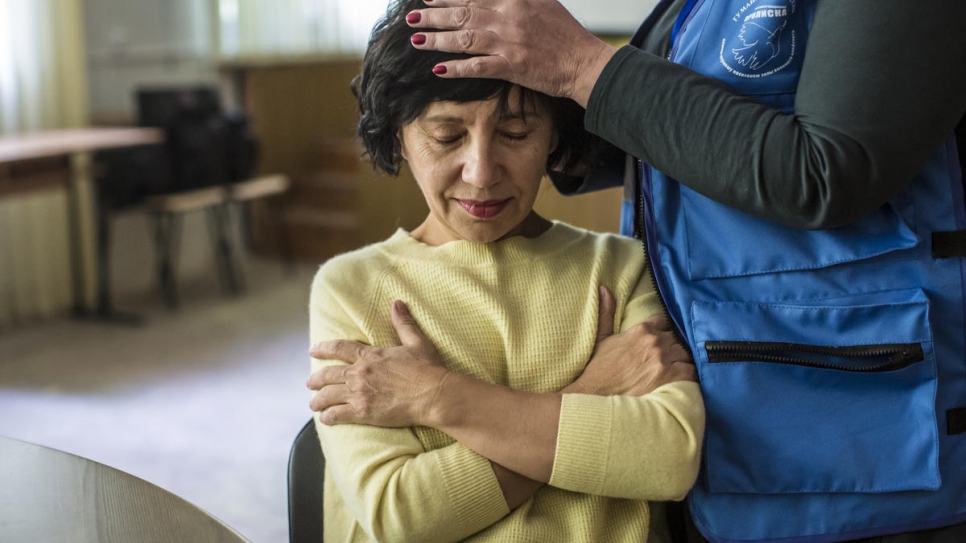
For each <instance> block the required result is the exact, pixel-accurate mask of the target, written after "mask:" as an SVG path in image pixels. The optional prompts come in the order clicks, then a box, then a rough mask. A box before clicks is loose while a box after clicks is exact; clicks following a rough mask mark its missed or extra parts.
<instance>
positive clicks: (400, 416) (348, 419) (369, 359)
mask: <svg viewBox="0 0 966 543" xmlns="http://www.w3.org/2000/svg"><path fill="white" fill-rule="evenodd" d="M391 319H392V324H393V327H394V328H395V329H396V333H397V334H398V335H399V339H400V342H401V345H399V346H396V347H372V346H369V345H364V344H362V343H358V342H355V341H348V340H334V341H326V342H322V343H320V344H318V345H316V346H314V347H312V349H310V350H309V354H310V355H311V356H312V357H313V358H317V359H320V360H340V361H342V362H346V363H347V364H345V365H331V366H326V367H324V368H322V369H321V370H319V371H317V372H315V373H313V374H312V375H311V376H310V377H309V379H308V381H307V382H306V386H307V387H308V388H309V389H311V390H314V391H316V393H315V395H314V396H313V397H312V400H311V402H310V403H309V405H310V407H311V408H312V410H313V411H318V412H320V417H321V420H322V422H323V423H324V424H327V425H334V424H348V423H354V424H367V425H370V426H382V427H393V428H398V427H408V426H416V425H424V424H425V422H426V421H428V420H430V418H431V416H432V408H433V403H434V400H435V399H436V397H437V395H438V393H439V391H440V389H441V386H442V383H443V381H445V380H446V376H447V375H449V373H450V372H449V370H447V369H446V367H445V366H444V365H443V363H442V361H441V360H440V358H439V354H438V353H437V351H436V347H435V346H434V345H433V343H432V342H431V341H430V340H429V339H428V338H426V336H425V335H424V334H423V332H422V330H421V329H420V328H419V325H418V324H417V323H416V321H415V319H413V317H412V315H411V314H410V313H409V310H408V308H407V307H406V305H405V304H404V303H403V302H401V301H399V300H397V301H396V302H394V303H393V305H392V310H391Z"/></svg>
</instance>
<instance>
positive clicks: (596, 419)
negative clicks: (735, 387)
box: [550, 381, 704, 501]
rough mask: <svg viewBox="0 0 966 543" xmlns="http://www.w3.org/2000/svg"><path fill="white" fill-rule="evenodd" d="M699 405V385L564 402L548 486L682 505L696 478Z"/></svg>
mask: <svg viewBox="0 0 966 543" xmlns="http://www.w3.org/2000/svg"><path fill="white" fill-rule="evenodd" d="M703 435H704V403H703V401H702V399H701V391H700V389H699V387H698V384H697V383H694V382H690V381H684V382H676V383H670V384H667V385H664V386H662V387H660V388H658V389H657V390H655V391H654V392H651V393H650V394H646V395H644V396H592V395H585V394H564V397H563V403H562V405H561V409H560V426H559V430H558V434H557V450H556V457H555V459H554V465H553V473H552V474H551V476H550V484H551V485H552V486H555V487H558V488H563V489H565V490H571V491H573V492H582V493H585V494H594V495H600V496H608V497H613V498H630V499H637V500H651V501H666V500H680V499H683V498H684V496H685V495H686V494H687V493H688V491H689V490H690V489H691V486H692V485H694V482H695V480H696V479H697V476H698V467H699V462H700V456H701V455H700V453H701V441H702V437H703Z"/></svg>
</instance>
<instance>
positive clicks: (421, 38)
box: [412, 34, 426, 45]
mask: <svg viewBox="0 0 966 543" xmlns="http://www.w3.org/2000/svg"><path fill="white" fill-rule="evenodd" d="M412 41H413V45H422V44H424V43H426V34H413V38H412Z"/></svg>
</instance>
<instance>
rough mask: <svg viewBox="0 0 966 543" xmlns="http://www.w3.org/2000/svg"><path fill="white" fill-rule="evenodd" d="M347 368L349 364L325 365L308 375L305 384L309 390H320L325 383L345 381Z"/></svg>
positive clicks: (334, 383) (333, 383) (332, 383)
mask: <svg viewBox="0 0 966 543" xmlns="http://www.w3.org/2000/svg"><path fill="white" fill-rule="evenodd" d="M348 368H349V366H326V367H324V368H322V369H320V370H319V371H316V372H313V373H312V375H309V378H308V380H307V381H306V382H305V386H306V387H307V388H308V389H310V390H321V389H322V387H324V386H326V385H336V384H342V383H345V380H346V375H345V374H346V370H348Z"/></svg>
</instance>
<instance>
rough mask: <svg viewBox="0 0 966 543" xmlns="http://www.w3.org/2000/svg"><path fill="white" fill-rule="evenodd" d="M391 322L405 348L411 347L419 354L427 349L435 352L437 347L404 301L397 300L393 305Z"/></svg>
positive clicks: (390, 311) (390, 314)
mask: <svg viewBox="0 0 966 543" xmlns="http://www.w3.org/2000/svg"><path fill="white" fill-rule="evenodd" d="M389 320H390V321H391V322H392V327H393V328H394V329H395V330H396V335H398V336H399V341H400V343H402V345H403V347H410V348H413V349H416V350H417V351H419V352H425V350H426V349H429V350H432V351H434V352H435V347H434V346H433V345H432V343H431V342H430V341H429V340H428V339H427V338H426V335H425V334H423V330H422V329H421V328H420V327H419V323H417V322H416V319H415V318H413V316H412V314H411V313H410V312H409V308H408V307H407V306H406V304H405V303H403V301H402V300H396V301H395V302H393V303H392V308H391V309H390V310H389Z"/></svg>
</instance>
